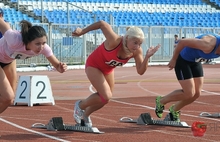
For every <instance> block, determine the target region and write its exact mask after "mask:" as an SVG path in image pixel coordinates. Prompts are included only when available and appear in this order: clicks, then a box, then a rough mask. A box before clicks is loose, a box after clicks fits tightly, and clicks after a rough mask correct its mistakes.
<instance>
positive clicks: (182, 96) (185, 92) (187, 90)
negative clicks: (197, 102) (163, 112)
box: [161, 78, 195, 105]
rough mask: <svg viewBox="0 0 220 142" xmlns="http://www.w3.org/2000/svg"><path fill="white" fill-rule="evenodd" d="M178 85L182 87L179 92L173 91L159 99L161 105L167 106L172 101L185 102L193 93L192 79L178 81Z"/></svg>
mask: <svg viewBox="0 0 220 142" xmlns="http://www.w3.org/2000/svg"><path fill="white" fill-rule="evenodd" d="M179 83H180V85H181V86H182V89H181V90H175V91H173V92H171V93H169V94H168V95H166V96H164V97H163V98H161V104H164V105H165V104H167V103H170V102H174V101H181V100H187V99H189V98H191V97H192V96H193V95H194V94H195V93H194V92H195V91H194V90H195V89H194V88H195V87H194V86H195V85H194V80H193V78H191V79H187V80H179Z"/></svg>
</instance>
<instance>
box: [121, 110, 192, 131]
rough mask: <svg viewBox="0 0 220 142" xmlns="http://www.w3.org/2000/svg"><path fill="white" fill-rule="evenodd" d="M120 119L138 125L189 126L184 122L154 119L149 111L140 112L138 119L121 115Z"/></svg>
mask: <svg viewBox="0 0 220 142" xmlns="http://www.w3.org/2000/svg"><path fill="white" fill-rule="evenodd" d="M120 121H121V122H126V123H137V124H138V125H163V126H174V127H184V128H190V126H189V125H188V124H187V123H186V122H176V121H164V120H154V119H153V118H152V117H151V115H150V113H142V114H141V115H140V116H139V118H138V119H132V118H129V117H122V118H121V119H120Z"/></svg>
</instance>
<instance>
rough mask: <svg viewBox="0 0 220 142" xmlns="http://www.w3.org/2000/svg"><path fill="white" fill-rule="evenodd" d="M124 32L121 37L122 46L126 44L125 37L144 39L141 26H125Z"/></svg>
mask: <svg viewBox="0 0 220 142" xmlns="http://www.w3.org/2000/svg"><path fill="white" fill-rule="evenodd" d="M126 31H127V32H126V33H125V35H124V37H123V46H125V47H126V46H127V45H126V38H128V39H129V38H138V39H142V40H144V32H143V31H142V29H141V28H139V27H136V26H132V27H127V28H126Z"/></svg>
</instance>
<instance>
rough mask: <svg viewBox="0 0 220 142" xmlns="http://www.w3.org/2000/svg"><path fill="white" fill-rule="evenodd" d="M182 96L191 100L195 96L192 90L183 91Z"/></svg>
mask: <svg viewBox="0 0 220 142" xmlns="http://www.w3.org/2000/svg"><path fill="white" fill-rule="evenodd" d="M183 94H184V96H185V99H191V98H193V97H194V96H195V94H196V93H195V91H194V90H183Z"/></svg>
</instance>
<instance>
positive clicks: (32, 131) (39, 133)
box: [0, 118, 70, 142]
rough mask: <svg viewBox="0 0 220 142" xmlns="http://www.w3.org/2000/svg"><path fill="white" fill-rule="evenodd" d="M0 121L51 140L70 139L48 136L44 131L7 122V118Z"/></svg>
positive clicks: (64, 141)
mask: <svg viewBox="0 0 220 142" xmlns="http://www.w3.org/2000/svg"><path fill="white" fill-rule="evenodd" d="M0 121H2V122H5V123H7V124H9V125H12V126H14V127H16V128H19V129H22V130H25V131H28V132H31V133H35V134H38V135H41V136H43V137H47V138H50V139H53V140H57V141H60V142H70V141H67V140H64V139H60V138H58V137H54V136H50V135H47V134H44V133H41V132H37V131H34V130H31V129H27V128H25V127H22V126H19V125H17V124H15V123H12V122H9V121H7V120H5V119H3V118H0Z"/></svg>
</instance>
